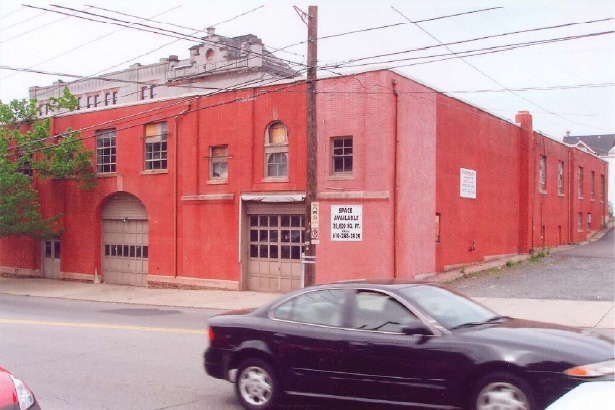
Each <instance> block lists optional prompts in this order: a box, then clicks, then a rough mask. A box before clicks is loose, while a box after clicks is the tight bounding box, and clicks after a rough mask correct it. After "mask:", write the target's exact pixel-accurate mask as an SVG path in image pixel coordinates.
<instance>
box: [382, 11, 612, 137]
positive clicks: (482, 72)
mask: <svg viewBox="0 0 615 410" xmlns="http://www.w3.org/2000/svg"><path fill="white" fill-rule="evenodd" d="M391 8H392V9H393V10H395V11H396V12H397V13H399V14H400V15H401V16H402V17H403V18H405V19H406V20H408V21H410V19H408V17H406V16H405V15H404V14H403V13H402V12H401V11H399V10H397V9H396V8H395V7H393V6H391ZM414 24H415V25H416V26H417V27H418V28H419V29H421V30H422V31H423V32H424V33H425V34H427V35H429V36H430V37H431V38H433V39H434V40H435V41H437V42H438V43H440V44H443V43H442V42H441V41H440V40H438V39H437V38H436V37H435V36H433V35H432V34H431V33H429V32H428V31H427V30H425V29H424V28H422V27H421V26H420V25H419V24H417V23H414ZM611 33H612V31H611ZM444 47H446V49H447V50H449V51H450V52H451V53H453V54H456V53H455V52H454V51H453V50H451V49H450V47H449V46H444ZM458 58H460V59H461V61H463V62H464V63H466V64H467V65H469V66H470V67H472V68H473V69H474V70H475V71H477V72H479V73H480V74H482V75H483V76H484V77H486V78H488V79H490V80H491V81H493V82H494V83H496V84H497V85H499V86H500V87H503V88H506V89H507V90H508V91H509V92H510V93H511V94H513V95H516V96H517V97H519V98H521V99H523V100H525V101H527V102H529V103H530V104H532V105H534V106H535V107H538V108H540V109H541V110H544V111H546V112H548V113H550V114H552V115H555V116H556V117H558V118H561V119H562V120H564V121H568V122H571V123H573V124H577V125H581V126H584V127H589V128H595V129H600V128H596V127H592V126H589V125H585V124H581V123H578V122H576V121H572V120H569V119H567V118H564V117H562V116H560V115H557V114H555V113H553V112H551V111H549V110H547V109H546V108H544V107H542V106H540V105H538V104H536V103H535V102H533V101H531V100H529V99H528V98H526V97H524V96H522V95H520V94H518V93H516V92H515V91H511V90H510V89H508V87H506V86H504V85H503V84H501V83H500V82H499V81H497V80H496V79H495V78H493V77H491V76H490V75H488V74H487V73H485V72H484V71H482V70H480V69H479V68H478V67H476V66H475V65H473V64H472V63H470V62H469V61H467V60H466V59H465V58H464V57H458Z"/></svg>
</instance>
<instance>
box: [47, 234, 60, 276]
mask: <svg viewBox="0 0 615 410" xmlns="http://www.w3.org/2000/svg"><path fill="white" fill-rule="evenodd" d="M42 256H43V261H42V268H43V276H44V277H46V278H50V279H60V278H61V277H62V275H61V273H60V240H59V239H50V240H47V241H43V242H42Z"/></svg>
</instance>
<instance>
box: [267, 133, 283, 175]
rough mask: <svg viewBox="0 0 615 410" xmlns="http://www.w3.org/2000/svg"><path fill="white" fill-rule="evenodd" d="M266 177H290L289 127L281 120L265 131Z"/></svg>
mask: <svg viewBox="0 0 615 410" xmlns="http://www.w3.org/2000/svg"><path fill="white" fill-rule="evenodd" d="M265 178H276V179H279V178H284V179H286V178H288V129H287V128H286V125H284V123H282V122H280V121H274V122H272V123H271V124H269V126H268V127H267V131H266V132H265Z"/></svg>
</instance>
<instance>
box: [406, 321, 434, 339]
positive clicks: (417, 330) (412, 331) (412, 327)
mask: <svg viewBox="0 0 615 410" xmlns="http://www.w3.org/2000/svg"><path fill="white" fill-rule="evenodd" d="M401 331H402V332H403V333H404V334H405V335H422V336H431V335H433V332H432V331H431V330H430V329H429V328H428V327H427V326H425V324H424V323H422V322H413V323H410V324H408V325H405V326H403V327H402V328H401Z"/></svg>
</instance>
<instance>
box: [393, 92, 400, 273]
mask: <svg viewBox="0 0 615 410" xmlns="http://www.w3.org/2000/svg"><path fill="white" fill-rule="evenodd" d="M391 85H392V86H393V95H394V96H395V129H394V131H393V132H394V137H395V145H394V150H395V153H394V156H393V158H394V161H395V163H394V164H393V172H394V176H393V183H394V184H395V186H394V187H393V278H397V276H398V272H397V270H398V268H399V263H398V261H397V255H398V252H397V242H398V241H397V224H398V216H397V211H398V190H399V170H398V166H399V113H398V111H399V93H398V92H397V80H392V81H391Z"/></svg>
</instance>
